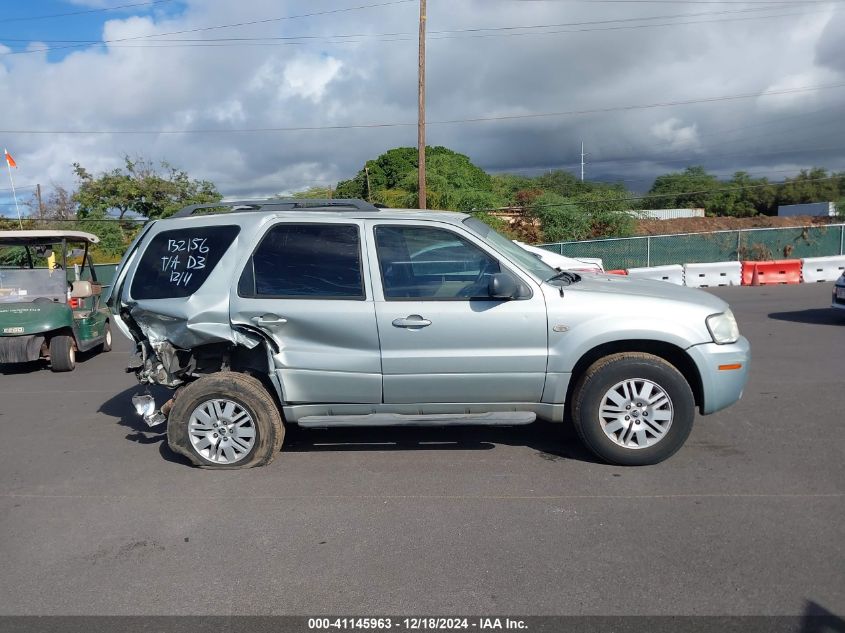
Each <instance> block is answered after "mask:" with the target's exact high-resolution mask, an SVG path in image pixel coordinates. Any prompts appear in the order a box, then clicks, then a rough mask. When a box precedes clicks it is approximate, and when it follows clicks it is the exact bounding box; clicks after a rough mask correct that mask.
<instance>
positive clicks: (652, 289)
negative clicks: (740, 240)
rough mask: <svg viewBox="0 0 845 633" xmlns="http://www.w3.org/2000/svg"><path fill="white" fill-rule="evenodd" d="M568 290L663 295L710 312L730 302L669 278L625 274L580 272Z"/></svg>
mask: <svg viewBox="0 0 845 633" xmlns="http://www.w3.org/2000/svg"><path fill="white" fill-rule="evenodd" d="M568 290H577V291H578V292H595V293H600V294H602V295H606V294H610V295H616V296H619V295H623V296H629V297H644V298H645V297H647V298H652V299H662V300H665V301H676V302H680V303H686V304H695V305H697V306H699V307H701V308H703V309H705V310H708V311H709V313H710V314H715V313H717V312H724V311H725V310H727V309H728V307H729V306H728V304H727V303H726V302H725V301H723V300H722V299H720V298H719V297H716V296H713V295H711V294H710V293H708V292H705V291H703V290H698V289H697V288H687V287H686V286H678V285H676V284H671V283H669V282H666V281H653V280H651V279H631V278H629V277H627V276H625V275H581V281H579V282H577V283H574V284H572V285H571V286H564V287H563V291H564V293H565V292H567V291H568Z"/></svg>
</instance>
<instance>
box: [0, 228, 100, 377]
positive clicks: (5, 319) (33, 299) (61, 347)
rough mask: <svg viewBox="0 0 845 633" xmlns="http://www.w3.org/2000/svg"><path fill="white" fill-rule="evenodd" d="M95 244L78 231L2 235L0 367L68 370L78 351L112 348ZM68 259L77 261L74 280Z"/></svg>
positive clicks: (9, 232)
mask: <svg viewBox="0 0 845 633" xmlns="http://www.w3.org/2000/svg"><path fill="white" fill-rule="evenodd" d="M99 241H100V240H99V238H98V237H97V236H96V235H92V234H91V233H83V232H81V231H52V230H50V231H37V230H33V231H0V261H2V262H5V265H3V266H0V363H25V362H32V361H36V360H39V359H47V360H49V361H50V369H52V370H53V371H57V372H58V371H72V370H73V369H74V368H75V367H76V353H77V352H78V351H82V352H84V351H88V350H92V349H95V348H99V349H100V350H102V351H104V352H108V351H109V350H110V349H111V344H112V339H111V327H110V316H109V312H108V309H107V308H106V306H105V305H104V304H102V303H101V295H102V286H101V285H100V284H98V283H97V273H96V270H95V269H94V266H93V264H92V262H91V257H90V255H89V253H88V247H89V245H91V244H96V243H97V242H99ZM73 247H77V248H76V251H77V253H78V254H77V253H74V252H72V248H73ZM72 256H75V257H77V258H79V259H80V262H81V263H80V264H79V268H78V271H79V275H78V278H77V275H76V274H69V266H70V269H71V270H74V267H73V265H71V264H69V261H70V260H71V258H72Z"/></svg>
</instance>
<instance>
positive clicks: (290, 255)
mask: <svg viewBox="0 0 845 633" xmlns="http://www.w3.org/2000/svg"><path fill="white" fill-rule="evenodd" d="M361 231H362V223H361V222H360V221H356V220H349V221H346V220H339V221H331V220H325V221H322V222H320V223H306V222H279V223H277V224H273V225H272V226H271V227H270V228H269V229H268V231H267V232H266V233H265V235H264V237H263V238H262V240H261V242H260V243H259V245H258V248H257V249H256V250H255V252H254V253H253V255H252V256H251V257H250V258H249V260H248V261H247V263H246V266H245V267H244V269H243V272H242V274H241V277H240V281H239V283H238V286H237V289H236V290H233V291H232V293H231V299H230V311H231V320H232V323H234V324H242V325H246V326H249V327H258V328H260V329H261V330H262V331H264V332H265V333H266V334H268V335H269V336H270V337H272V338H273V340H274V341H275V342H276V344H277V346H278V352H276V353H275V354H274V357H273V360H274V363H275V371H276V374H277V376H278V378H279V380H280V382H281V384H282V392H283V396H284V398H285V401H286V403H289V404H322V403H380V402H381V399H382V398H381V396H382V393H381V360H380V357H379V342H378V331H377V330H376V321H375V309H374V307H373V301H372V294H371V293H368V284H367V280H366V277H367V275H365V274H364V272H363V271H365V270H366V266H367V263H366V262H367V258H366V253H365V252H364V251H363V249H362V248H361Z"/></svg>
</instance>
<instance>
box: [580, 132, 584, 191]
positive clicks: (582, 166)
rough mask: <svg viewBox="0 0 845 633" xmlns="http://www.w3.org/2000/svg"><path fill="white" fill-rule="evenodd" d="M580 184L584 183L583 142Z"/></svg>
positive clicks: (582, 144)
mask: <svg viewBox="0 0 845 633" xmlns="http://www.w3.org/2000/svg"><path fill="white" fill-rule="evenodd" d="M581 182H584V141H581Z"/></svg>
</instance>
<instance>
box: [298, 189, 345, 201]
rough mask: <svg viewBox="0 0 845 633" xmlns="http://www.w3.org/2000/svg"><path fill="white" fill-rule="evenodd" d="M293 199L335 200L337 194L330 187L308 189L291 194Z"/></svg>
mask: <svg viewBox="0 0 845 633" xmlns="http://www.w3.org/2000/svg"><path fill="white" fill-rule="evenodd" d="M293 197H294V198H299V199H308V198H317V199H321V200H322V199H325V198H337V197H338V196H337V194H336V193H335V191H334V190H333V189H332V188H331V187H319V186H315V187H308V189H306V190H305V191H297V192H295V193H294V194H293Z"/></svg>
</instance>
